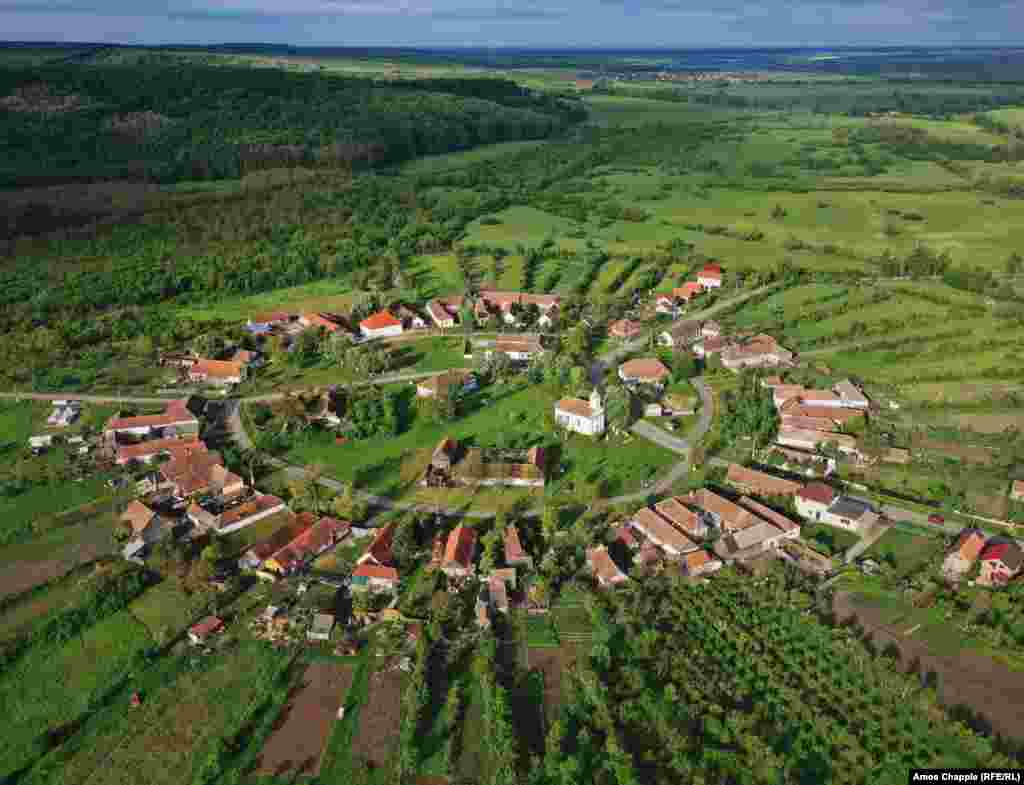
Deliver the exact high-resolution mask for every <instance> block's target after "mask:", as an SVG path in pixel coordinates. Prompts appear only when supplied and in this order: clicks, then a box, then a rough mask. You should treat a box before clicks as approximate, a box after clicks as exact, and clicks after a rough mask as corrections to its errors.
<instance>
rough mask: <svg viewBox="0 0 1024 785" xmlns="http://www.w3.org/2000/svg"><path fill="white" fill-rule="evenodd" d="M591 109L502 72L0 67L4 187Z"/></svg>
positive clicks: (164, 175) (135, 175)
mask: <svg viewBox="0 0 1024 785" xmlns="http://www.w3.org/2000/svg"><path fill="white" fill-rule="evenodd" d="M584 116H585V112H584V110H583V108H582V107H581V106H580V105H579V104H578V102H572V101H568V100H566V99H564V98H555V97H550V96H537V95H533V94H531V93H529V92H528V91H526V90H524V89H523V88H521V87H519V86H518V85H516V84H515V83H514V82H510V81H507V80H502V79H440V80H421V81H418V82H415V83H409V84H403V85H401V86H397V85H385V84H381V83H377V82H374V81H372V80H370V79H360V78H342V77H338V76H331V75H325V74H320V73H290V72H286V71H283V70H278V69H253V68H234V67H210V66H204V65H196V64H192V63H189V62H188V61H185V60H178V61H170V62H157V63H155V64H149V63H136V64H132V65H131V66H123V65H110V64H99V65H97V64H92V63H90V64H88V65H80V64H67V63H62V64H56V65H48V66H45V67H42V68H32V69H29V68H6V69H2V68H0V161H2V163H0V187H11V186H25V185H41V184H50V183H62V182H69V181H94V180H103V179H113V178H131V179H139V180H146V181H151V182H162V183H168V182H176V181H180V180H198V179H218V178H230V177H239V176H241V175H244V174H246V173H247V172H251V171H253V170H256V169H263V168H271V167H279V166H282V165H284V166H296V165H302V166H335V167H337V166H340V167H365V166H367V165H372V164H394V163H397V162H400V161H404V160H408V159H410V158H414V157H416V156H421V155H427V154H432V153H442V152H450V151H454V150H462V149H467V148H470V147H473V146H475V145H480V144H489V143H493V142H503V141H511V140H519V139H537V138H542V137H547V136H550V135H551V134H553V133H557V132H558V131H560V130H562V129H564V128H565V127H566V126H567V125H569V124H570V123H572V122H574V121H577V120H580V119H582V118H583V117H584Z"/></svg>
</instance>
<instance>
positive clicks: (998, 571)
mask: <svg viewBox="0 0 1024 785" xmlns="http://www.w3.org/2000/svg"><path fill="white" fill-rule="evenodd" d="M1022 565H1024V553H1022V552H1021V549H1020V546H1019V545H1017V543H1014V542H1000V543H993V544H992V545H989V546H988V547H986V548H985V550H983V551H982V552H981V575H979V576H978V581H979V583H982V584H984V585H986V586H1002V585H1004V584H1005V583H1007V582H1008V581H1009V580H1010V579H1011V578H1013V577H1014V576H1015V575H1017V574H1018V573H1019V572H1020V570H1021V566H1022Z"/></svg>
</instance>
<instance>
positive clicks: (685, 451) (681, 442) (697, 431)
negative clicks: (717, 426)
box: [631, 377, 715, 459]
mask: <svg viewBox="0 0 1024 785" xmlns="http://www.w3.org/2000/svg"><path fill="white" fill-rule="evenodd" d="M692 381H693V386H694V387H695V388H696V390H697V393H698V394H699V395H700V399H701V407H700V415H699V417H698V419H697V422H696V424H695V425H694V427H693V428H691V429H690V432H689V433H688V434H687V435H686V438H680V437H678V436H674V435H672V434H671V433H669V432H668V431H666V430H664V429H662V428H659V427H658V426H656V425H652V424H651V423H649V422H645V421H644V420H638V421H637V422H636V423H634V424H633V427H632V428H631V430H632V431H633V433H635V434H636V435H637V436H642V437H643V438H645V439H648V440H650V441H652V442H654V443H655V444H658V445H660V446H662V447H664V448H665V449H666V450H671V451H672V452H674V453H677V454H679V455H685V456H686V457H687V459H689V455H690V450H691V449H693V442H694V441H697V440H699V439H700V438H701V437H703V436H704V434H705V433H707V431H708V428H710V427H711V419H712V417H714V414H715V411H714V406H715V399H714V396H713V395H712V394H711V388H710V387H708V386H707V384H706V383H705V382H704V380H703V379H701V378H700V377H697V378H695V379H693V380H692Z"/></svg>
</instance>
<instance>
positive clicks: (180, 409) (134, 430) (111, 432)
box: [104, 399, 199, 439]
mask: <svg viewBox="0 0 1024 785" xmlns="http://www.w3.org/2000/svg"><path fill="white" fill-rule="evenodd" d="M186 403H187V401H185V400H184V399H182V400H178V401H169V402H168V404H167V407H166V408H165V409H164V413H163V414H144V415H141V416H139V417H111V418H110V419H109V420H107V424H106V426H105V428H104V432H105V434H106V436H107V438H108V439H109V438H113V437H114V436H116V435H121V434H129V435H132V436H149V435H150V434H152V433H153V432H154V431H167V430H171V429H173V431H174V432H176V433H181V432H188V433H197V432H198V431H199V420H197V419H196V417H195V415H193V414H192V412H190V411H189V410H188V406H187V405H186Z"/></svg>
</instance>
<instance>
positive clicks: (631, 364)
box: [619, 357, 670, 385]
mask: <svg viewBox="0 0 1024 785" xmlns="http://www.w3.org/2000/svg"><path fill="white" fill-rule="evenodd" d="M669 375H670V374H669V370H668V368H666V367H665V366H664V364H663V363H662V362H661V360H658V359H656V358H654V357H648V358H645V359H641V360H630V361H628V362H624V363H623V364H622V365H620V366H619V378H620V379H622V381H624V382H625V383H626V384H638V383H639V384H651V385H662V384H664V383H665V382H666V381H667V380H668V377H669Z"/></svg>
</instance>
